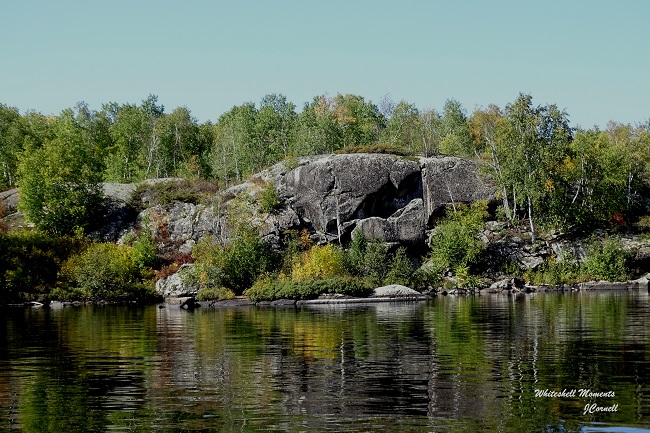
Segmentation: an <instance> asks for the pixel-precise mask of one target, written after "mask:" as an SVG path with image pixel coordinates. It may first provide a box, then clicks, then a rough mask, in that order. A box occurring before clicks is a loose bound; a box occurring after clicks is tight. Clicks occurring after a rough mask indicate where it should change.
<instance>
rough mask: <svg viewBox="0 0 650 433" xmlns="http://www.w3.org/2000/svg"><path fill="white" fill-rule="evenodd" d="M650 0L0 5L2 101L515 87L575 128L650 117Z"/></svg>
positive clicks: (56, 105) (499, 95)
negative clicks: (563, 112)
mask: <svg viewBox="0 0 650 433" xmlns="http://www.w3.org/2000/svg"><path fill="white" fill-rule="evenodd" d="M649 17H650V1H647V0H638V1H632V0H628V1H617V2H614V1H599V0H584V1H578V0H544V1H535V2H532V1H526V2H524V1H514V0H513V1H496V0H492V1H488V0H477V1H466V0H465V1H433V0H431V1H408V0H403V1H399V2H398V1H381V0H373V1H353V0H347V1H339V0H328V1H309V0H300V1H298V0H296V1H281V0H276V1H270V0H266V1H235V0H232V1H228V2H225V1H191V0H186V1H183V2H181V1H174V2H172V1H162V0H156V1H154V0H141V1H137V0H117V1H101V2H98V1H90V0H74V1H71V0H67V1H66V0H58V1H51V0H48V1H42V0H38V1H37V0H34V1H29V0H26V1H9V0H6V1H1V2H0V41H2V42H1V44H0V62H1V63H0V102H2V103H5V104H8V105H11V106H14V107H17V108H18V109H20V111H21V113H22V112H24V111H25V110H27V109H34V110H36V111H40V112H43V113H44V114H50V113H53V114H58V113H59V112H60V111H61V110H62V109H64V108H66V107H71V106H73V105H74V104H75V103H76V102H77V101H82V100H83V101H86V102H87V103H89V104H90V106H91V107H92V108H95V109H99V108H100V107H101V104H102V103H104V102H110V101H115V102H119V103H124V102H134V103H136V102H140V101H142V100H143V99H145V98H146V97H147V95H148V94H150V93H153V94H156V95H158V97H159V102H161V103H162V104H164V105H165V107H166V109H167V111H171V110H172V109H173V108H175V107H177V106H181V105H185V106H187V107H188V108H189V109H190V110H192V113H193V115H194V116H195V117H197V118H198V119H199V120H200V121H205V120H213V121H214V120H216V119H217V118H218V117H219V115H220V114H222V113H223V112H225V111H227V110H229V109H230V108H231V107H232V106H234V105H240V104H242V103H243V102H246V101H253V102H258V101H259V100H260V99H261V98H262V96H264V95H266V94H268V93H283V94H285V95H286V96H287V97H288V98H289V100H291V101H293V102H294V103H295V104H296V105H297V106H298V109H299V110H300V109H301V108H302V105H303V103H304V102H307V101H309V100H311V99H312V98H313V97H314V96H316V95H319V94H323V93H328V94H330V95H332V96H333V95H336V94H337V93H355V94H359V95H362V96H364V97H365V98H366V99H369V100H372V101H373V102H375V103H376V104H379V102H380V100H381V98H382V97H383V96H384V95H386V94H390V96H391V98H392V99H393V100H395V101H399V100H401V99H404V100H406V101H408V102H412V103H415V104H416V106H417V107H418V108H420V109H424V108H430V107H434V108H437V109H440V108H441V107H442V105H443V103H444V101H445V100H446V99H448V98H455V99H457V100H458V101H460V102H461V103H462V104H463V106H464V107H465V108H466V109H467V111H468V113H471V111H473V110H474V108H476V107H477V106H486V105H487V104H489V103H496V104H498V105H500V106H502V107H503V106H504V105H505V104H506V103H507V102H510V101H513V100H514V99H515V98H516V97H517V95H518V93H519V92H524V93H530V94H532V95H533V102H534V103H536V104H546V103H556V104H558V106H560V108H565V109H567V111H568V112H569V114H570V115H571V121H572V124H573V125H574V126H577V125H581V126H583V127H590V126H593V125H599V126H601V127H602V126H605V125H606V123H607V121H608V120H616V121H620V122H624V123H634V122H642V121H647V120H648V118H649V117H650V83H649V82H648V80H649V77H650V54H649V53H650V25H648V18H649Z"/></svg>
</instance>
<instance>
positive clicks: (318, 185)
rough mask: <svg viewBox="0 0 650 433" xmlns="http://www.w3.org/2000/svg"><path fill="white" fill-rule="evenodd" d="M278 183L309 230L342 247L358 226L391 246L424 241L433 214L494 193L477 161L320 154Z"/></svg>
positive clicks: (491, 195) (280, 176)
mask: <svg viewBox="0 0 650 433" xmlns="http://www.w3.org/2000/svg"><path fill="white" fill-rule="evenodd" d="M275 181H276V182H277V185H278V190H279V191H280V194H281V196H282V197H283V198H284V199H285V201H286V202H287V204H288V205H289V206H290V207H291V208H292V209H293V210H295V212H296V213H297V215H298V216H299V218H300V219H301V220H302V221H303V222H304V223H305V224H306V225H307V226H309V227H310V228H311V229H312V230H313V231H314V232H316V233H318V234H319V235H320V238H322V239H323V240H324V241H331V240H338V241H339V242H345V241H347V240H348V239H349V238H350V235H351V232H352V231H353V230H354V229H355V227H358V228H359V230H361V231H362V232H363V233H364V234H366V235H368V236H372V237H378V238H380V239H384V240H386V241H389V242H400V243H418V242H423V241H424V240H425V230H426V227H427V224H428V223H429V221H430V219H431V217H432V215H434V214H436V213H437V214H440V213H442V211H443V210H444V208H445V206H446V205H447V204H449V203H452V202H455V203H457V202H465V203H470V202H473V201H476V200H479V199H484V200H490V199H493V198H494V195H495V194H494V192H495V190H494V188H493V187H492V186H490V185H489V184H487V183H486V182H484V181H483V180H482V179H481V178H480V177H479V176H478V174H477V170H476V165H475V164H474V163H473V162H471V161H468V160H465V159H462V158H456V157H451V156H445V157H437V158H419V159H414V160H411V159H406V158H403V157H399V156H393V155H378V154H350V155H325V156H315V157H310V158H303V159H302V160H301V165H300V166H299V167H297V168H295V169H293V170H290V171H288V172H286V173H284V174H280V175H278V176H276V178H275Z"/></svg>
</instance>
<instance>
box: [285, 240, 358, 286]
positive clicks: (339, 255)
mask: <svg viewBox="0 0 650 433" xmlns="http://www.w3.org/2000/svg"><path fill="white" fill-rule="evenodd" d="M344 273H345V269H344V266H343V251H341V250H340V249H339V248H337V247H335V246H333V245H330V244H328V245H324V246H315V247H313V248H311V249H310V250H308V251H305V252H304V253H302V255H301V256H300V258H297V257H296V258H295V259H294V261H293V265H292V267H291V279H292V280H294V281H302V280H308V279H315V278H329V277H334V276H338V275H343V274H344Z"/></svg>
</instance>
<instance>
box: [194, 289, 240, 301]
mask: <svg viewBox="0 0 650 433" xmlns="http://www.w3.org/2000/svg"><path fill="white" fill-rule="evenodd" d="M234 297H235V294H234V293H233V292H232V290H229V289H226V288H225V287H201V288H200V289H199V292H198V293H197V294H196V300H197V301H221V300H224V299H232V298H234Z"/></svg>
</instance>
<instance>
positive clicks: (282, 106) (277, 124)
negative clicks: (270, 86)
mask: <svg viewBox="0 0 650 433" xmlns="http://www.w3.org/2000/svg"><path fill="white" fill-rule="evenodd" d="M297 117H298V115H297V114H296V106H295V105H294V104H293V103H291V102H289V101H287V97H286V96H284V95H276V94H271V95H266V96H265V97H264V98H262V102H261V103H260V109H259V112H258V113H257V120H256V124H257V130H258V134H259V135H260V140H261V141H262V143H263V146H264V151H265V154H266V156H267V158H266V159H267V161H268V164H273V163H275V162H277V161H279V160H281V159H282V158H286V157H287V156H288V155H289V152H290V150H291V144H292V143H291V142H292V135H293V130H294V127H295V124H296V119H297Z"/></svg>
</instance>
